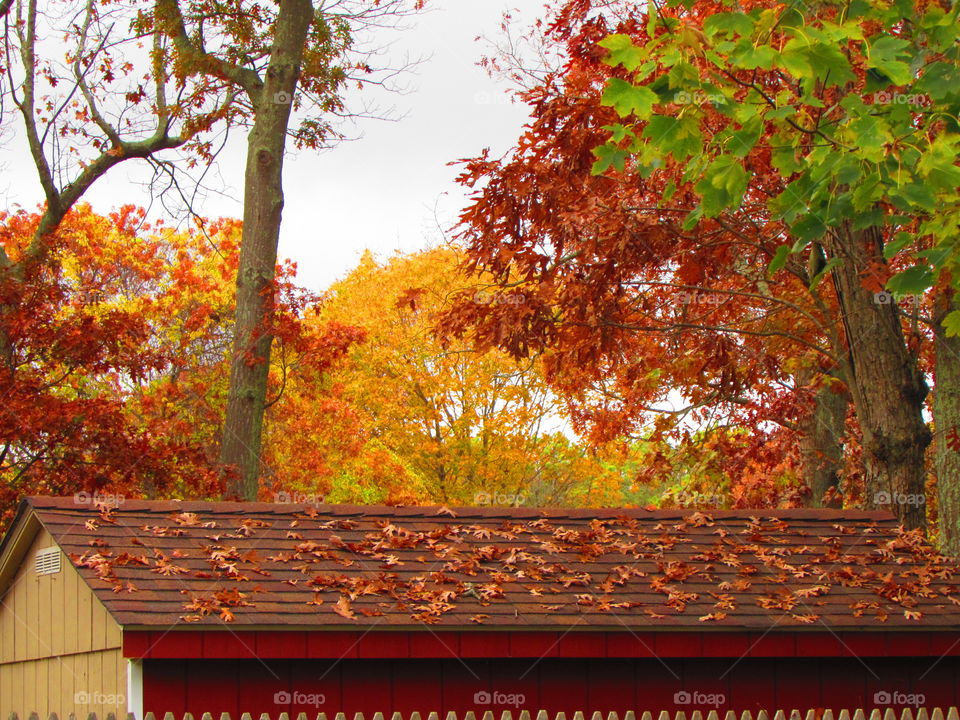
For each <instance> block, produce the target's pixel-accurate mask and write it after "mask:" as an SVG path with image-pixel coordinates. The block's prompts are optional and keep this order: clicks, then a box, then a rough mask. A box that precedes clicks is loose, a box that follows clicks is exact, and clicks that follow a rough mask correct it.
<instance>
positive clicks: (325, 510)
mask: <svg viewBox="0 0 960 720" xmlns="http://www.w3.org/2000/svg"><path fill="white" fill-rule="evenodd" d="M28 502H29V504H30V506H32V508H33V509H34V510H35V512H36V513H37V515H38V517H39V519H40V521H41V522H42V523H43V525H44V526H45V527H46V528H47V529H48V531H49V532H50V533H51V534H52V535H53V536H54V538H55V539H56V540H57V542H58V543H59V544H60V545H61V546H62V548H63V549H64V551H65V552H66V554H67V555H68V556H69V557H70V558H71V560H72V561H73V563H74V565H75V566H76V567H78V568H79V570H80V573H81V575H82V576H83V577H84V578H85V579H86V581H87V582H88V583H89V584H90V585H91V587H92V588H93V589H94V591H95V592H96V594H97V597H98V598H99V599H100V600H101V601H102V602H103V604H104V605H105V606H106V607H107V609H108V610H109V611H110V612H111V613H112V614H113V615H114V617H115V618H116V619H117V621H118V622H119V623H120V624H121V625H127V626H149V627H152V626H165V627H168V626H170V625H178V624H186V623H196V624H199V625H201V626H203V625H220V624H221V623H222V622H223V621H224V620H226V621H228V622H231V623H233V626H234V627H235V629H241V627H243V626H258V627H264V626H271V627H272V626H284V627H290V626H294V627H313V628H318V629H319V628H323V627H339V628H344V627H356V626H361V627H362V626H365V625H371V624H376V625H377V626H378V628H381V629H382V628H399V627H408V628H412V627H422V624H423V623H428V624H436V625H437V626H438V627H451V628H453V627H461V628H464V627H470V628H477V627H478V626H480V627H482V626H494V627H498V628H503V629H507V628H514V627H518V628H519V627H524V628H531V627H535V628H544V629H558V628H560V627H570V626H576V627H581V626H582V627H583V628H584V629H587V628H593V629H599V628H609V629H616V630H623V629H624V627H628V628H645V629H653V628H655V629H658V630H669V629H699V630H709V629H712V628H716V629H723V628H725V629H767V628H771V627H775V628H776V629H778V630H779V629H783V630H792V629H797V628H802V627H804V626H807V625H813V624H818V625H819V626H820V627H821V629H822V627H823V625H821V624H820V623H823V624H825V625H827V626H828V627H830V628H862V627H864V626H875V627H876V628H877V629H880V628H894V627H896V628H901V627H902V628H917V629H923V630H930V629H934V628H952V629H957V628H960V594H958V592H957V587H956V583H957V578H958V576H960V564H958V562H957V561H956V560H953V559H950V558H945V557H943V556H941V555H939V554H938V553H937V552H936V551H934V550H933V549H932V548H931V547H930V546H929V545H928V544H926V543H925V542H924V541H923V540H922V539H921V538H920V537H919V536H918V535H917V534H915V533H904V532H903V531H902V530H900V529H899V528H898V527H897V525H896V523H895V521H894V519H893V517H892V516H890V515H887V514H885V513H875V512H859V511H852V510H775V511H774V510H755V511H729V510H719V511H711V512H694V511H689V510H644V509H630V510H619V509H614V510H538V509H527V508H453V509H447V508H436V507H381V506H348V505H318V506H315V507H313V506H305V505H293V504H279V503H231V502H179V501H139V500H127V501H126V502H124V503H123V504H122V505H120V506H119V507H116V508H106V507H103V506H100V507H91V506H85V505H81V504H77V503H75V502H74V500H73V498H49V497H35V498H30V499H29V501H28Z"/></svg>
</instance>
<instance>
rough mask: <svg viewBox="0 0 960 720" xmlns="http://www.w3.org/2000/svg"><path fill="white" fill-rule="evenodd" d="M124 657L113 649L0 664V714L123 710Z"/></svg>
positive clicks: (83, 713) (122, 713) (121, 712)
mask: <svg viewBox="0 0 960 720" xmlns="http://www.w3.org/2000/svg"><path fill="white" fill-rule="evenodd" d="M126 692H127V661H126V659H124V657H123V653H122V652H121V651H120V649H119V648H116V649H112V650H100V651H96V652H88V653H79V654H76V655H65V656H63V657H52V658H43V659H41V660H23V661H20V662H13V663H7V664H5V665H0V716H2V717H5V718H6V717H10V713H11V712H16V713H17V714H18V715H19V716H20V717H22V718H27V717H29V716H30V713H31V712H37V713H38V714H39V715H40V716H41V717H47V716H49V714H50V713H54V712H55V713H57V714H58V716H59V717H61V718H65V717H68V716H69V714H70V713H75V714H76V716H77V717H87V715H88V713H91V712H95V713H97V714H98V715H99V716H100V717H106V714H107V713H115V714H116V716H117V717H124V716H126V714H127V699H126V696H125V693H126Z"/></svg>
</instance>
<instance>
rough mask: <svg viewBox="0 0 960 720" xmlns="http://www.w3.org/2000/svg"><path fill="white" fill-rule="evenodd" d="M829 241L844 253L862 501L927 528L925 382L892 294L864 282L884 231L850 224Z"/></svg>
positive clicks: (840, 288) (842, 277)
mask: <svg viewBox="0 0 960 720" xmlns="http://www.w3.org/2000/svg"><path fill="white" fill-rule="evenodd" d="M827 245H828V249H829V251H830V254H831V255H832V256H834V257H839V258H841V259H842V260H843V262H842V264H841V265H840V266H839V267H837V268H836V270H834V282H835V284H836V285H835V286H836V289H837V295H838V298H839V302H840V310H841V313H842V315H843V322H844V330H845V333H846V344H847V347H846V351H847V353H848V356H849V368H848V372H849V374H850V375H851V376H852V377H850V378H849V381H848V382H847V386H848V387H849V388H850V390H851V394H852V395H853V399H854V406H855V407H856V411H857V419H858V420H859V422H860V428H861V432H862V436H863V440H862V442H863V460H864V477H865V505H866V507H868V508H872V509H880V508H883V509H891V510H893V512H894V513H895V514H896V516H897V518H898V519H899V520H900V522H901V523H903V525H904V526H905V527H907V528H911V529H912V528H922V527H924V526H925V525H926V507H925V499H926V496H925V492H924V486H925V480H926V472H925V470H924V451H925V450H926V448H927V446H928V445H929V444H930V439H931V435H930V430H929V428H927V426H926V423H925V422H924V420H923V415H922V411H923V401H924V398H925V397H926V395H927V392H928V388H927V384H926V381H925V380H924V378H923V375H922V373H921V372H920V370H919V369H918V367H917V361H916V358H915V357H913V356H912V355H911V354H910V353H909V352H908V350H907V345H906V342H905V338H904V334H903V328H902V325H901V321H900V316H899V310H898V308H897V304H896V302H895V300H893V299H892V298H891V297H890V296H889V295H887V294H880V293H877V294H875V293H873V292H872V291H871V290H868V289H867V288H865V287H864V286H863V278H865V277H866V276H867V272H868V271H869V270H870V268H871V267H872V265H873V264H875V263H877V262H880V263H882V262H883V254H882V251H883V239H882V237H881V235H880V233H879V232H878V231H877V229H876V228H869V229H866V230H854V229H852V228H851V227H850V226H849V225H846V226H843V227H840V228H838V229H837V230H836V231H835V232H834V233H832V234H831V235H829V236H828V239H827Z"/></svg>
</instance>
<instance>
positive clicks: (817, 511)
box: [26, 495, 895, 522]
mask: <svg viewBox="0 0 960 720" xmlns="http://www.w3.org/2000/svg"><path fill="white" fill-rule="evenodd" d="M104 497H105V498H107V502H110V500H109V499H110V498H113V501H112V502H114V503H115V504H116V505H117V509H118V510H120V511H124V510H128V511H134V512H155V513H168V512H177V511H186V512H196V511H204V512H209V513H216V514H250V513H251V512H256V513H265V514H276V515H290V514H295V513H303V512H306V511H309V510H310V509H313V510H315V511H316V512H317V513H319V514H321V515H333V516H373V515H384V516H390V517H418V518H432V517H444V516H446V517H451V518H455V517H464V518H469V517H480V518H491V517H492V518H497V517H503V518H505V519H527V518H539V517H547V518H551V517H555V518H574V519H584V518H594V517H597V518H617V517H624V516H626V517H637V518H651V519H655V518H682V517H687V516H691V515H694V514H696V513H701V514H703V515H709V516H711V517H713V518H720V517H730V518H750V517H759V518H761V519H763V518H780V519H811V520H844V519H850V520H876V521H893V522H895V518H894V516H893V514H892V513H889V512H885V511H876V510H854V509H837V508H735V509H715V508H645V507H627V508H615V507H601V508H553V507H501V506H451V507H447V506H444V505H353V504H346V503H288V502H262V501H257V502H242V501H222V500H184V499H168V500H144V499H139V498H125V497H124V496H122V495H110V496H107V495H105V496H104ZM95 498H96V496H95V495H94V496H89V495H86V496H84V498H82V499H78V498H77V496H76V495H74V496H51V495H34V496H30V497H28V498H26V502H27V503H28V504H29V505H30V506H32V507H34V508H37V509H57V510H75V511H78V512H90V511H95V510H96V507H95V503H94V502H93V500H94V499H95ZM118 500H119V502H118Z"/></svg>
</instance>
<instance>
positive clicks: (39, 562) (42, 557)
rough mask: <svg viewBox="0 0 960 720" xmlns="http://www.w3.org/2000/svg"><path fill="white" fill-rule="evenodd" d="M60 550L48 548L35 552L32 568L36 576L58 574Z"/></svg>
mask: <svg viewBox="0 0 960 720" xmlns="http://www.w3.org/2000/svg"><path fill="white" fill-rule="evenodd" d="M60 558H61V553H60V548H58V547H48V548H44V549H43V550H37V555H36V557H35V558H34V567H35V568H36V570H37V575H53V574H55V573H58V572H60Z"/></svg>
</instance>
